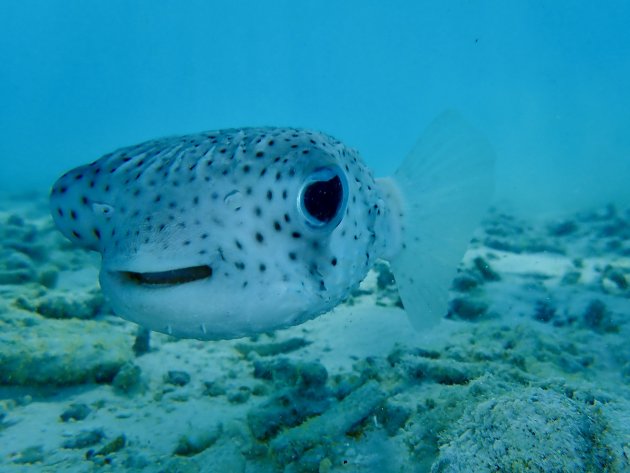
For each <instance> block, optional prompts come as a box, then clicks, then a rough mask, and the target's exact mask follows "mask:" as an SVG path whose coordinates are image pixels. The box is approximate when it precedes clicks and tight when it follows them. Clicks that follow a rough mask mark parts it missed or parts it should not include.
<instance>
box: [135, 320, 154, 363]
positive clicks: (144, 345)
mask: <svg viewBox="0 0 630 473" xmlns="http://www.w3.org/2000/svg"><path fill="white" fill-rule="evenodd" d="M150 342H151V330H149V329H148V328H145V327H142V326H138V331H137V332H136V339H135V340H134V342H133V352H134V353H135V355H136V356H141V355H144V354H145V353H148V352H149V351H150V350H151V346H150Z"/></svg>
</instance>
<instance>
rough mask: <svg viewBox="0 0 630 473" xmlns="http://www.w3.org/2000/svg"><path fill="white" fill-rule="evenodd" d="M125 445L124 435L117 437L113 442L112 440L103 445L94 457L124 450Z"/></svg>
mask: <svg viewBox="0 0 630 473" xmlns="http://www.w3.org/2000/svg"><path fill="white" fill-rule="evenodd" d="M126 443H127V439H126V437H125V435H124V434H122V435H119V436H118V437H116V438H115V439H114V440H112V441H111V442H109V443H108V444H107V445H105V446H104V447H103V448H101V449H100V450H99V451H98V452H96V453H95V454H94V455H96V456H105V455H110V454H112V453H115V452H117V451H119V450H122V449H123V448H125V445H126Z"/></svg>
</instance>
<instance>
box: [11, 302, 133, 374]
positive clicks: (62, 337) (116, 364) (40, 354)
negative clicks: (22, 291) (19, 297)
mask: <svg viewBox="0 0 630 473" xmlns="http://www.w3.org/2000/svg"><path fill="white" fill-rule="evenodd" d="M14 314H15V316H16V317H15V318H14V320H13V321H11V322H10V321H9V319H10V317H8V316H10V315H11V314H5V316H3V317H2V319H0V366H1V367H2V369H1V370H0V384H4V385H35V386H39V385H56V386H64V385H73V384H82V383H94V382H96V383H102V382H109V381H111V380H112V379H113V377H114V376H115V375H116V373H117V372H118V370H119V369H120V367H121V366H122V365H123V364H125V363H126V362H128V361H130V360H132V359H133V351H132V350H131V346H132V343H133V340H132V337H130V336H129V335H128V334H126V333H124V332H122V331H119V330H117V329H116V327H113V326H112V325H111V324H108V323H107V322H100V321H79V320H63V321H62V320H46V319H42V318H40V317H37V316H32V315H31V316H30V317H29V320H31V322H30V323H15V321H16V320H17V321H20V320H22V319H24V318H23V317H20V315H21V314H20V313H19V312H14ZM12 322H13V323H12Z"/></svg>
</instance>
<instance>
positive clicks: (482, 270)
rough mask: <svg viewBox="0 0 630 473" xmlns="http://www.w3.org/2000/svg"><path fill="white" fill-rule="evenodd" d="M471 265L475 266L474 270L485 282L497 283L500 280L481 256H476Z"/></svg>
mask: <svg viewBox="0 0 630 473" xmlns="http://www.w3.org/2000/svg"><path fill="white" fill-rule="evenodd" d="M473 263H474V265H475V269H476V270H477V271H479V274H481V276H482V277H483V278H484V279H485V280H486V281H499V280H500V279H501V277H500V276H499V275H498V274H497V273H496V272H495V271H494V270H493V269H492V266H490V263H488V262H487V261H486V260H485V259H484V258H482V257H481V256H477V257H476V258H475V259H474V260H473Z"/></svg>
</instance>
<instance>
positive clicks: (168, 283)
mask: <svg viewBox="0 0 630 473" xmlns="http://www.w3.org/2000/svg"><path fill="white" fill-rule="evenodd" d="M110 273H111V274H112V275H114V276H115V277H117V278H118V279H119V280H121V281H122V282H124V283H131V284H133V285H134V286H145V287H172V286H180V285H182V284H188V283H192V282H196V281H200V280H202V279H209V278H210V277H212V267H211V266H209V265H207V264H206V265H199V266H187V267H184V268H175V269H169V270H165V271H151V272H140V271H124V270H123V271H110Z"/></svg>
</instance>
